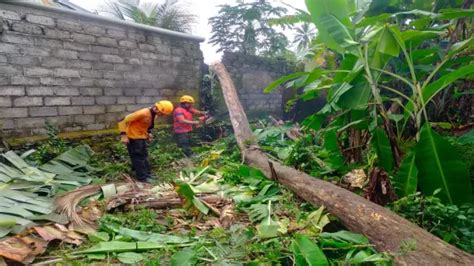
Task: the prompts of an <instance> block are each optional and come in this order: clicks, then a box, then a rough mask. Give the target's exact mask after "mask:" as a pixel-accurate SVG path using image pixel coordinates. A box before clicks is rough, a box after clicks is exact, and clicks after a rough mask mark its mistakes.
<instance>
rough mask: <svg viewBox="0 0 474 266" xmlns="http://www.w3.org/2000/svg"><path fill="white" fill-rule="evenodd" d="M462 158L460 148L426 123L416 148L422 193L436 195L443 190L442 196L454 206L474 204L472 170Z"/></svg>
mask: <svg viewBox="0 0 474 266" xmlns="http://www.w3.org/2000/svg"><path fill="white" fill-rule="evenodd" d="M459 158H461V157H460V156H459V154H457V151H456V149H454V147H453V146H452V145H451V144H450V143H449V142H448V141H447V140H445V139H444V138H442V137H441V136H440V135H438V134H437V133H436V132H434V131H433V130H432V129H431V127H430V126H429V124H425V125H424V126H423V128H422V130H421V134H420V140H419V142H418V144H417V145H416V166H417V168H418V183H419V187H420V190H421V191H422V192H423V193H424V194H425V195H432V194H433V192H434V191H435V190H437V189H441V191H440V193H439V194H438V196H439V197H440V198H441V200H443V201H444V202H447V203H450V204H462V203H466V202H471V201H472V186H471V182H470V179H469V168H468V167H467V165H466V164H465V163H464V162H463V161H462V160H460V159H459Z"/></svg>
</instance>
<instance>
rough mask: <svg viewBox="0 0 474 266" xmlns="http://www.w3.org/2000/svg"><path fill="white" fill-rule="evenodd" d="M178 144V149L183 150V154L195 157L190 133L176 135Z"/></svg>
mask: <svg viewBox="0 0 474 266" xmlns="http://www.w3.org/2000/svg"><path fill="white" fill-rule="evenodd" d="M175 138H176V142H177V143H178V147H180V148H181V150H182V151H183V153H184V154H185V155H186V156H188V157H189V156H191V155H193V151H192V150H191V141H190V138H189V133H175Z"/></svg>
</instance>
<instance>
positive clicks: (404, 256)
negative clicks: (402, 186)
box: [213, 63, 474, 265]
mask: <svg viewBox="0 0 474 266" xmlns="http://www.w3.org/2000/svg"><path fill="white" fill-rule="evenodd" d="M213 68H214V71H215V72H216V74H217V76H218V78H219V81H220V83H221V87H222V91H223V95H224V98H225V102H226V105H227V108H228V109H229V116H230V120H231V122H232V127H233V129H234V134H235V138H236V140H237V144H238V146H239V148H240V150H241V152H242V156H243V159H244V162H245V163H246V164H248V165H250V166H253V167H255V168H258V169H260V170H262V171H263V173H264V174H265V175H266V176H267V177H269V178H272V179H276V181H278V182H279V183H281V184H283V185H284V186H285V187H287V188H288V189H290V190H291V191H293V192H294V193H295V194H296V195H298V196H299V197H301V198H303V199H304V200H306V201H307V202H310V203H311V204H313V205H315V206H316V207H317V206H321V205H323V206H325V207H326V208H327V209H328V211H329V212H330V213H331V214H333V215H335V216H337V217H338V218H339V219H340V221H341V222H342V223H343V224H344V225H345V226H346V227H347V228H348V229H350V230H352V231H354V232H357V233H361V234H363V235H365V236H367V237H368V238H369V240H370V242H371V243H372V244H374V245H375V247H376V249H377V250H378V251H381V252H384V251H387V252H390V253H391V254H392V255H393V256H394V262H395V264H398V265H474V256H472V255H470V254H468V253H466V252H464V251H462V250H460V249H458V248H456V247H454V246H452V245H450V244H448V243H446V242H444V241H443V240H441V239H439V238H438V237H436V236H434V235H432V234H430V233H428V232H427V231H425V230H424V229H422V228H420V227H418V226H417V225H415V224H413V223H411V222H409V221H408V220H406V219H404V218H402V217H400V216H398V215H397V214H395V213H394V212H392V211H390V210H388V209H386V208H384V207H382V206H379V205H377V204H375V203H373V202H370V201H368V200H366V199H364V198H362V197H360V196H358V195H356V194H354V193H352V192H350V191H348V190H345V189H343V188H340V187H338V186H336V185H334V184H332V183H329V182H325V181H323V180H320V179H317V178H315V177H312V176H310V175H308V174H306V173H303V172H301V171H298V170H296V169H294V168H290V167H287V166H284V165H281V164H280V163H278V162H275V161H272V160H270V159H269V158H268V156H267V155H266V154H265V153H264V152H262V151H261V150H260V149H259V147H258V145H257V144H256V142H255V138H254V136H253V134H252V131H251V130H250V125H249V122H248V119H247V116H246V114H245V112H244V110H243V108H242V105H241V103H240V101H239V97H238V95H237V92H236V90H235V86H234V83H233V82H232V80H231V78H230V76H229V73H228V72H227V70H226V68H225V66H224V65H223V64H221V63H218V64H215V65H213ZM407 247H412V248H411V249H410V248H407Z"/></svg>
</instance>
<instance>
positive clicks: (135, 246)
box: [72, 241, 166, 254]
mask: <svg viewBox="0 0 474 266" xmlns="http://www.w3.org/2000/svg"><path fill="white" fill-rule="evenodd" d="M164 247H166V246H165V245H162V244H158V243H152V242H125V241H110V242H101V243H99V244H97V245H95V246H93V247H91V248H88V249H85V250H80V251H76V252H73V253H72V254H89V253H107V252H127V251H142V250H143V251H144V250H151V249H161V248H164Z"/></svg>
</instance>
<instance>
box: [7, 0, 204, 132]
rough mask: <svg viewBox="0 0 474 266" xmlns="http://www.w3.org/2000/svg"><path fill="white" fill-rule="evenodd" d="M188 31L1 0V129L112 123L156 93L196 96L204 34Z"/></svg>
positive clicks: (162, 96) (88, 127)
mask: <svg viewBox="0 0 474 266" xmlns="http://www.w3.org/2000/svg"><path fill="white" fill-rule="evenodd" d="M95 17H96V18H95ZM188 36H189V37H188ZM188 36H185V35H184V34H183V36H174V35H172V34H166V32H165V33H163V32H160V31H155V30H153V29H144V28H143V27H136V26H133V25H127V24H126V23H120V22H117V23H115V22H113V21H111V20H105V19H102V18H100V17H97V16H93V15H82V14H79V13H73V12H64V11H58V10H54V9H46V8H33V7H25V6H21V5H13V4H0V124H1V128H2V131H3V134H4V135H6V136H25V135H38V134H44V133H45V129H44V125H45V123H46V122H49V123H52V124H55V125H57V126H58V127H59V128H60V129H61V130H62V131H80V130H100V129H107V128H113V127H116V125H117V121H118V120H120V118H121V117H123V116H124V115H125V114H127V113H129V112H131V111H134V110H137V109H139V108H142V107H144V106H148V105H150V104H152V103H153V102H155V101H156V100H159V99H170V100H173V101H175V100H176V99H177V97H179V96H180V95H181V94H184V93H186V94H191V95H194V96H198V94H199V86H200V80H201V75H202V73H201V65H202V62H203V56H202V52H201V51H200V49H199V42H200V41H202V39H200V38H197V37H195V36H191V35H188Z"/></svg>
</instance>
